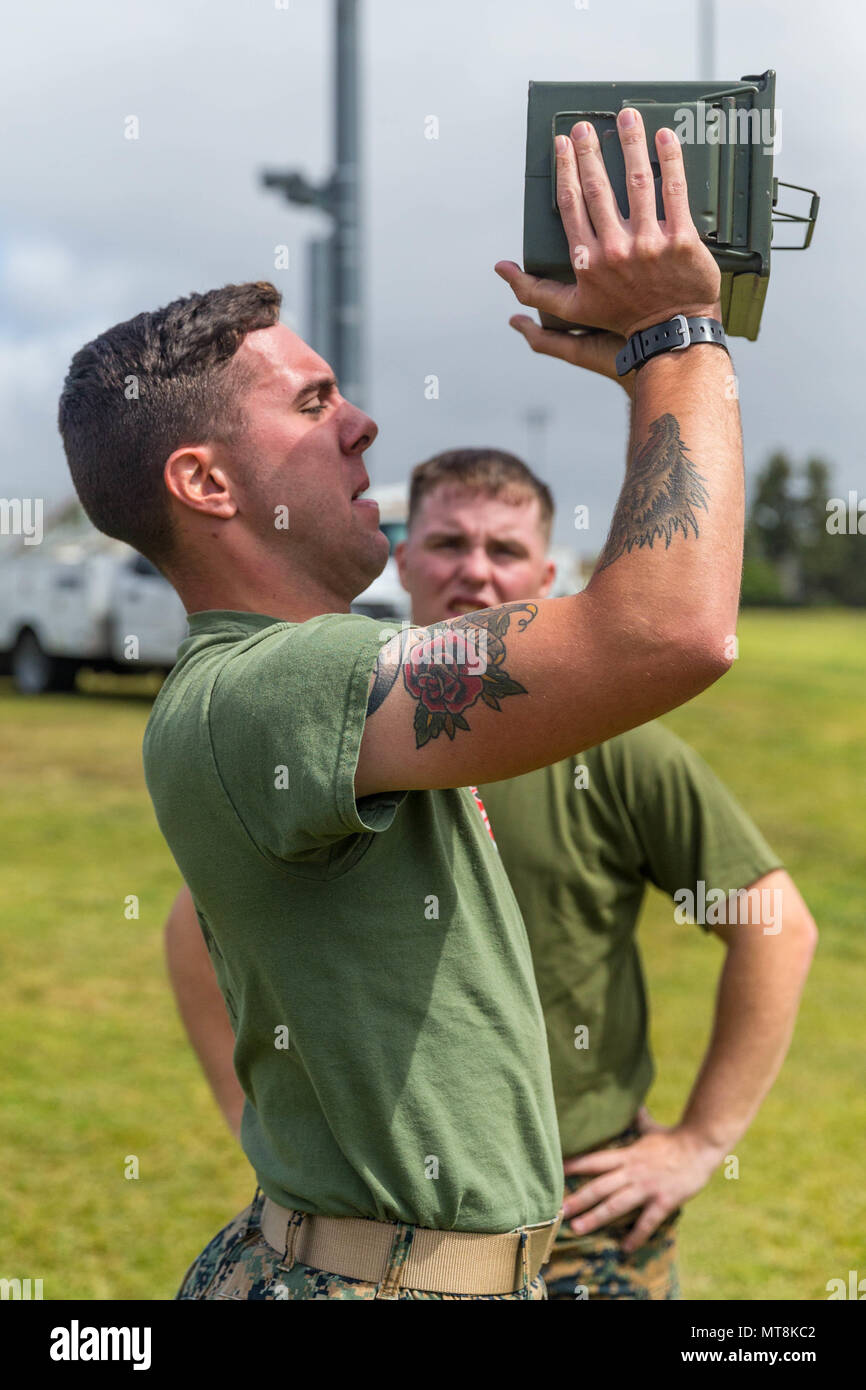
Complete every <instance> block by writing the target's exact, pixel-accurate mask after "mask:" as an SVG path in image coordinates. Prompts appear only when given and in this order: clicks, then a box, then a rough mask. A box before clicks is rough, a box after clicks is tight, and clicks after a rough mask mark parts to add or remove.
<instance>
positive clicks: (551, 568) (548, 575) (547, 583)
mask: <svg viewBox="0 0 866 1390" xmlns="http://www.w3.org/2000/svg"><path fill="white" fill-rule="evenodd" d="M555 578H556V561H555V560H545V562H544V573H543V578H542V580H541V584H540V586H539V590H538V597H539V598H547V596H548V594H549V593H550V591H551V589H552V588H553V581H554V579H555Z"/></svg>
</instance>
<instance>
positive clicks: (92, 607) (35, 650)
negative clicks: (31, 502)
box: [0, 524, 187, 695]
mask: <svg viewBox="0 0 866 1390" xmlns="http://www.w3.org/2000/svg"><path fill="white" fill-rule="evenodd" d="M4 550H5V547H4ZM186 630H187V623H186V613H185V612H184V608H183V604H182V603H181V601H180V599H179V598H178V596H177V594H176V593H175V591H174V589H173V588H172V587H171V585H170V584H169V583H168V582H167V581H166V580H165V579H164V578H163V577H162V575H161V574H160V573H159V571H158V570H157V569H155V568H154V566H153V565H152V564H151V563H150V561H149V560H146V559H145V558H144V556H143V555H139V554H138V553H137V552H136V551H134V550H132V549H130V547H129V546H128V545H124V544H123V543H122V542H121V541H113V540H110V539H108V537H106V536H102V535H100V534H99V532H98V531H94V530H93V529H92V527H88V526H86V525H81V524H76V525H72V526H63V527H59V528H58V529H57V530H56V531H54V532H51V533H46V535H45V538H44V539H43V542H42V544H41V545H40V546H39V548H38V550H34V549H31V548H25V547H24V546H20V547H18V548H17V549H16V550H15V551H14V552H12V553H5V554H4V552H3V551H0V665H2V668H3V669H4V670H6V671H11V673H12V678H13V681H14V683H15V685H16V687H17V688H18V690H19V691H21V693H22V694H27V695H41V694H43V693H44V692H46V691H50V690H72V689H73V687H74V685H75V677H76V675H77V673H78V670H79V668H80V667H82V666H90V667H94V668H96V669H97V670H108V671H127V672H128V671H149V670H163V671H168V670H170V668H171V667H172V666H173V665H174V660H175V655H176V653H177V648H178V646H179V644H180V643H181V642H182V640H183V638H184V636H185V635H186Z"/></svg>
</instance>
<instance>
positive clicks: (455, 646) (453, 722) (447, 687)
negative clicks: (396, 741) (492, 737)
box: [403, 603, 538, 748]
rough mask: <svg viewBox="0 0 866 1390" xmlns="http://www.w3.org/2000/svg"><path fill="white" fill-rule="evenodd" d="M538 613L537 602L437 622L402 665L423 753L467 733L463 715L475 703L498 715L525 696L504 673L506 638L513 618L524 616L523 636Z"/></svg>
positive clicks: (521, 624) (517, 684)
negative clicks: (435, 742) (443, 738)
mask: <svg viewBox="0 0 866 1390" xmlns="http://www.w3.org/2000/svg"><path fill="white" fill-rule="evenodd" d="M537 612H538V609H537V607H536V606H535V604H534V603H511V604H507V605H505V606H504V607H502V608H488V609H483V610H482V611H480V612H478V613H468V614H466V616H465V617H462V618H457V619H456V620H455V621H454V622H451V623H434V624H433V626H432V627H431V628H429V629H428V634H429V635H428V636H427V637H425V639H424V641H423V642H418V643H416V644H415V645H414V646H413V647H411V649H410V650H409V652H408V659H406V660H404V663H403V683H404V685H405V687H406V689H407V690H408V692H409V694H410V695H411V696H412V697H413V699H415V700H416V701H417V706H416V709H415V720H414V728H415V741H416V747H418V748H421V747H423V745H424V744H425V743H428V742H429V741H430V739H432V738H438V737H439V735H440V734H441V733H443V732H444V733H445V734H447V735H448V737H449V738H451V739H453V737H454V735H455V733H456V731H457V730H458V729H467V730H468V728H469V723H468V721H467V720H466V718H465V716H464V711H465V710H468V709H469V708H470V707H471V706H472V705H474V704H475V702H476V701H477V700H479V699H480V700H482V701H483V703H484V704H486V705H487V706H488V707H489V708H490V709H495V710H499V709H501V705H500V703H499V701H500V700H501V699H502V697H503V696H505V695H525V694H526V690H525V689H524V687H523V686H522V685H520V684H519V683H518V682H517V681H515V680H512V678H511V677H510V676H509V674H508V672H507V671H506V669H505V656H506V646H505V636H506V633H507V632H508V629H509V626H510V623H511V618H512V615H513V614H514V613H523V614H524V615H525V616H524V617H522V618H521V619H520V620H519V622H518V624H517V628H518V631H522V630H523V628H525V627H526V625H527V623H531V622H532V619H533V618H534V617H535V615H536V613H537Z"/></svg>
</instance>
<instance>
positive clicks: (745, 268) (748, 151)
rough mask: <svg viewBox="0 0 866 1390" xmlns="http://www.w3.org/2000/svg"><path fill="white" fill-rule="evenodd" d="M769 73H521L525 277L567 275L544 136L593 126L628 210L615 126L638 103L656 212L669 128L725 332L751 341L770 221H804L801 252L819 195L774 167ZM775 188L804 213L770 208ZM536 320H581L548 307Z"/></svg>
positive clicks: (776, 121) (764, 279)
mask: <svg viewBox="0 0 866 1390" xmlns="http://www.w3.org/2000/svg"><path fill="white" fill-rule="evenodd" d="M775 87H776V74H775V72H774V71H773V69H772V68H770V69H768V70H767V71H766V72H764V73H762V74H761V75H760V76H759V77H743V78H741V79H740V81H739V82H706V81H705V82H580V83H573V82H530V84H529V113H528V121H527V138H526V196H525V203H524V223H523V238H524V239H523V263H524V267H525V269H526V270H527V271H529V272H530V274H532V275H539V276H543V277H545V278H548V279H551V280H559V281H561V282H562V283H564V284H567V283H569V282H572V281H573V280H574V271H573V269H572V264H571V257H570V255H569V248H568V245H567V242H566V238H565V233H564V231H563V227H562V222H561V221H560V217H559V212H558V211H557V207H556V163H555V159H554V152H553V150H554V144H553V142H554V137H555V136H557V135H567V134H568V133H569V132H570V130H571V129H572V127H573V126H574V124H575V123H576V122H577V121H589V122H591V124H592V125H593V126H594V127H595V129H596V132H597V134H598V138H599V142H600V145H601V149H602V154H603V157H604V163H605V168H606V169H607V174H608V178H609V179H610V181H611V185H612V187H613V191H614V195H615V197H616V200H617V203H618V205H619V209H620V212H621V213H622V215H623V216H624V217H628V194H627V192H626V183H625V161H624V159H623V154H622V147H621V145H620V142H619V136H618V134H617V129H616V117H617V112H619V111H621V110H622V108H623V107H624V106H633V107H635V108H636V109H637V110H638V111H640V113H641V116H642V118H643V123H644V127H645V129H646V135H647V144H648V147H649V156H650V163H651V165H652V169H653V173H654V174H655V184H656V211H657V215H658V217H659V218H660V219H661V218H663V217H664V204H663V202H662V193H661V174H660V170H659V164H658V158H657V155H656V149H655V135H656V131H657V130H659V129H660V128H661V127H662V126H668V127H670V129H672V130H673V131H675V132H676V134H677V136H678V138H679V140H680V143H681V145H682V149H683V163H684V165H685V172H686V180H687V182H688V188H689V206H690V208H691V213H692V218H693V219H694V223H695V226H696V227H697V229H698V233H699V235H700V237H701V240H702V241H704V242H705V243H706V245H707V246H708V247H709V249H710V251H711V252H712V254H713V256H714V257H715V259H716V261H717V263H718V266H719V269H720V270H721V272H722V289H721V302H722V317H723V321H724V325H725V329H726V331H727V333H729V334H730V335H732V336H734V337H741V338H751V339H754V338H757V336H758V328H759V325H760V322H761V311H762V309H763V307H764V297H765V295H766V293H767V285H768V283H769V278H770V247H771V242H772V233H773V225H774V224H775V223H778V222H799V223H803V224H805V232H804V235H803V241H802V244H801V245H799V246H776V247H775V248H774V249H775V250H777V251H781V250H784V251H792V250H797V251H802V250H805V248H806V247H807V246H808V245H809V243H810V241H811V240H812V232H813V230H814V227H815V219H816V217H817V215H818V203H819V198H818V195H817V193H815V192H814V191H813V190H812V189H810V188H802V187H801V186H800V185H799V184H785V183H782V182H781V181H780V180H779V179H777V178H775V177H774V175H773V157H774V155H775V154H777V153H778V151H779V148H780V140H781V121H780V115H779V113H778V112H777V111H776V110H775V107H774V99H775ZM780 188H793V189H797V190H798V191H799V192H801V193H808V194H810V195H811V202H810V205H809V210H808V212H806V213H805V214H795V213H792V212H783V211H781V210H780V209H778V208H777V206H776V204H777V200H778V196H779V189H780ZM541 322H542V323H543V324H544V326H545V327H546V328H580V327H581V326H582V325H580V324H566V323H563V322H562V321H561V320H560V319H556V318H554V317H553V316H552V315H549V314H542V315H541Z"/></svg>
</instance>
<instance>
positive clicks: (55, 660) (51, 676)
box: [12, 632, 78, 695]
mask: <svg viewBox="0 0 866 1390" xmlns="http://www.w3.org/2000/svg"><path fill="white" fill-rule="evenodd" d="M77 673H78V662H77V661H72V660H70V659H69V658H68V657H61V656H49V655H48V653H47V652H46V651H45V650H44V649H43V647H42V645H41V643H40V641H39V638H38V637H37V636H36V634H35V632H22V634H21V636H20V637H19V638H18V641H17V643H16V645H15V650H14V651H13V653H12V680H13V682H14V684H15V688H16V690H18V691H20V693H21V694H22V695H44V694H45V693H46V691H49V690H73V689H74V688H75V677H76V675H77Z"/></svg>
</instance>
